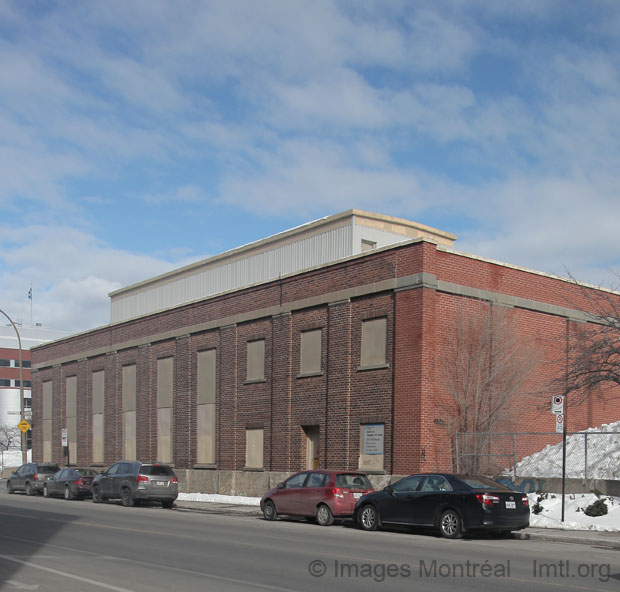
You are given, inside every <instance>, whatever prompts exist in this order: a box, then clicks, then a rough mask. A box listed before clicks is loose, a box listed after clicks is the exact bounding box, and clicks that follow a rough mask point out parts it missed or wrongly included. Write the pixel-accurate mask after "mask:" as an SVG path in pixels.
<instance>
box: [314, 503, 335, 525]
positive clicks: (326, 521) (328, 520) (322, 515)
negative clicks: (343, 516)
mask: <svg viewBox="0 0 620 592" xmlns="http://www.w3.org/2000/svg"><path fill="white" fill-rule="evenodd" d="M316 521H317V523H318V525H319V526H331V525H332V524H333V523H334V515H333V514H332V511H331V510H330V509H329V507H328V506H326V505H325V504H321V505H320V506H319V507H318V508H317V510H316Z"/></svg>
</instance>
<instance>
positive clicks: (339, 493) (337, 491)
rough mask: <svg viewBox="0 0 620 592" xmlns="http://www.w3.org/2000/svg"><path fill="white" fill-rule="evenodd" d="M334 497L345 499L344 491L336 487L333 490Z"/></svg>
mask: <svg viewBox="0 0 620 592" xmlns="http://www.w3.org/2000/svg"><path fill="white" fill-rule="evenodd" d="M332 495H333V496H334V497H342V498H344V493H343V491H342V489H340V487H334V489H332Z"/></svg>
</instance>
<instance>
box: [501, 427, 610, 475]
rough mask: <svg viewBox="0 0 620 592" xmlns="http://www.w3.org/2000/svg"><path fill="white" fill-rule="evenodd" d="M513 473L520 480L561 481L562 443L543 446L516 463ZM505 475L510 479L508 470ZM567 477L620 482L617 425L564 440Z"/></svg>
mask: <svg viewBox="0 0 620 592" xmlns="http://www.w3.org/2000/svg"><path fill="white" fill-rule="evenodd" d="M613 432H615V433H613ZM586 458H587V472H586ZM516 469H517V476H520V477H546V478H551V477H561V476H562V443H561V442H560V443H558V444H555V445H553V446H545V448H543V450H541V451H539V452H536V453H534V454H531V455H530V456H526V457H525V458H523V460H521V462H519V463H517V467H516ZM506 474H507V475H511V474H512V470H511V469H510V470H507V471H506ZM566 477H568V478H576V479H583V478H585V477H587V478H588V479H620V421H617V422H614V423H610V424H603V425H602V426H601V427H600V428H590V429H587V430H585V431H584V432H580V433H578V434H573V435H571V436H568V437H567V438H566Z"/></svg>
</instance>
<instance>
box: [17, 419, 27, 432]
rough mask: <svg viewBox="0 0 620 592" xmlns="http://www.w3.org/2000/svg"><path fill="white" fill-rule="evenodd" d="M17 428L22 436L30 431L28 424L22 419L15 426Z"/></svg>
mask: <svg viewBox="0 0 620 592" xmlns="http://www.w3.org/2000/svg"><path fill="white" fill-rule="evenodd" d="M17 427H18V428H19V429H20V430H21V431H22V433H23V434H25V433H26V432H27V431H28V430H29V429H30V424H29V423H28V422H27V421H26V420H25V419H22V420H21V421H20V422H19V423H18V424H17Z"/></svg>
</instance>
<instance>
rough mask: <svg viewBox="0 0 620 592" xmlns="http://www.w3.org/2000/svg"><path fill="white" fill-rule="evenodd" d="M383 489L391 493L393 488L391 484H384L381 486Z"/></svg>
mask: <svg viewBox="0 0 620 592" xmlns="http://www.w3.org/2000/svg"><path fill="white" fill-rule="evenodd" d="M383 491H385V493H389V494H390V495H392V493H393V492H394V488H393V487H392V486H391V485H386V486H385V487H384V488H383Z"/></svg>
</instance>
